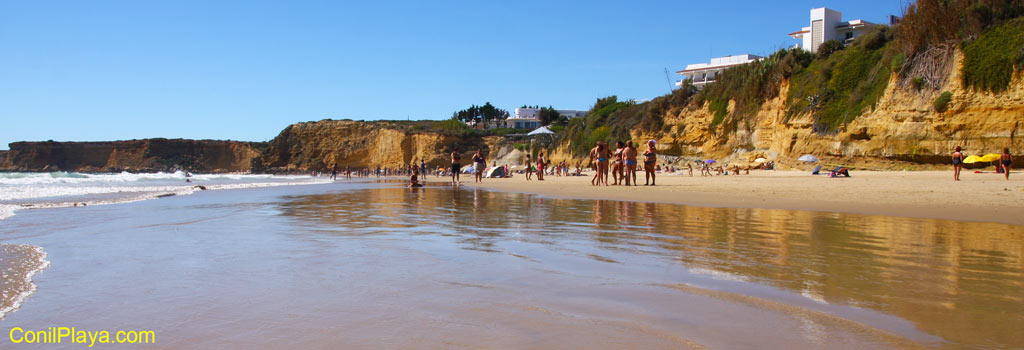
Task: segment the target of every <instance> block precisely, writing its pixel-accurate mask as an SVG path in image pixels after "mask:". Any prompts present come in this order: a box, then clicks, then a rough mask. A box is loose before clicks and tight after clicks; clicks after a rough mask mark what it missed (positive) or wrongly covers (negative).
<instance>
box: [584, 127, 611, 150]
mask: <svg viewBox="0 0 1024 350" xmlns="http://www.w3.org/2000/svg"><path fill="white" fill-rule="evenodd" d="M609 136H611V128H609V127H607V126H602V127H598V128H597V129H594V131H593V132H591V133H590V134H589V135H587V139H586V147H587V148H588V149H589V148H590V147H594V145H595V144H597V141H608V138H609Z"/></svg>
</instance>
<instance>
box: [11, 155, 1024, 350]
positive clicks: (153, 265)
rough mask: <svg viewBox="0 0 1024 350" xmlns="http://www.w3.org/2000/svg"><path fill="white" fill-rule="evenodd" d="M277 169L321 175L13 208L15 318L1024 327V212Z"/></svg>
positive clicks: (372, 344)
mask: <svg viewBox="0 0 1024 350" xmlns="http://www.w3.org/2000/svg"><path fill="white" fill-rule="evenodd" d="M33 176H41V175H33ZM110 176H112V177H116V176H118V175H110ZM161 176H167V177H173V176H177V175H172V174H165V175H161ZM46 181H52V180H49V179H46ZM147 181H152V183H150V184H146V185H138V186H139V188H143V187H146V188H148V189H147V190H145V192H147V193H162V192H163V191H166V190H167V189H166V188H165V186H171V187H173V186H179V187H181V186H183V185H181V184H175V183H177V182H181V181H182V180H181V179H180V178H178V179H176V180H174V183H171V182H163V181H165V180H137V181H136V182H147ZM166 181H171V180H166ZM203 181H209V182H207V183H211V184H212V183H214V182H216V181H225V182H228V181H242V180H241V179H233V180H228V179H220V180H214V179H213V178H212V177H211V178H209V179H208V180H203ZM275 181H278V180H277V179H274V180H273V181H272V180H271V179H270V178H268V179H263V180H256V179H255V178H253V179H252V181H251V183H271V182H275ZM280 181H281V182H282V183H294V182H302V183H307V185H304V186H275V187H268V186H262V185H261V186H256V185H244V186H241V187H247V188H234V187H232V188H227V189H221V190H210V191H196V192H194V193H191V195H175V196H168V197H160V198H157V199H154V200H144V201H135V202H124V203H115V204H108V205H89V206H86V207H82V206H78V207H75V206H67V205H64V206H61V207H57V208H47V209H39V210H19V211H17V212H16V215H14V216H12V217H9V218H7V219H6V220H3V221H0V225H2V226H0V243H3V247H5V249H6V250H4V251H3V253H2V254H4V256H7V257H14V258H13V259H14V260H18V261H23V262H24V264H27V267H25V269H29V270H33V269H34V270H36V271H39V268H41V267H38V266H39V265H46V264H48V267H46V268H45V270H41V272H37V273H35V274H34V275H32V276H30V284H34V287H32V288H34V289H35V292H34V293H33V294H31V295H30V296H28V297H27V299H24V300H23V301H22V302H20V305H19V306H17V308H16V309H14V310H13V311H11V312H8V313H7V314H6V315H5V316H4V318H3V320H0V331H3V332H9V331H10V330H11V329H13V327H20V328H23V329H46V328H47V327H60V326H66V327H72V326H74V327H76V328H77V329H86V330H147V331H153V332H154V333H155V334H156V339H157V342H156V343H154V344H148V345H146V346H145V347H146V348H156V349H214V348H268V349H277V348H300V349H339V348H342V349H362V348H398V349H438V348H474V349H476V348H489V349H524V348H535V349H542V348H543V349H548V348H588V349H620V348H636V349H650V348H683V349H690V348H692V349H698V348H716V349H718V348H722V349H735V348H786V349H821V348H829V349H864V348H887V349H888V348H904V349H919V348H936V349H944V348H945V349H961V348H987V349H1012V348H1020V347H1021V346H1022V344H1024V334H1022V333H1021V332H1020V330H1021V329H1024V299H1022V296H1024V227H1020V226H1013V225H1003V224H986V223H967V222H957V221H947V220H933V219H917V218H899V217H887V216H870V215H857V214H841V213H819V212H803V211H788V210H770V209H749V208H747V209H731V208H702V207H690V206H683V205H674V204H659V203H638V202H625V201H609V200H573V199H552V198H546V197H543V196H537V195H529V194H518V193H506V192H493V191H488V190H486V189H481V188H471V187H454V188H453V187H451V186H447V185H436V184H431V185H429V186H428V187H425V188H422V189H408V188H405V187H403V186H402V185H403V184H402V183H401V182H398V181H394V182H389V181H369V180H365V179H363V180H361V181H351V182H346V181H339V182H336V183H335V182H331V183H310V182H314V181H321V180H319V179H310V178H294V179H287V180H285V179H281V180H280ZM194 182H195V181H194ZM195 183H201V182H195ZM225 185H231V184H225ZM89 186H91V185H82V187H89ZM232 186H234V185H232ZM96 187H101V186H96ZM236 187H238V186H236ZM152 188H158V189H157V190H151V189H152ZM180 190H182V191H184V189H180ZM40 192H42V191H40ZM83 192H85V191H83ZM50 193H52V192H50ZM81 195H82V196H92V195H94V193H88V194H81ZM70 201H74V200H70ZM70 201H69V200H65V203H66V202H70ZM8 251H9V252H8ZM44 253H45V255H42V254H44ZM21 256H24V257H23V258H22V257H21ZM5 263H6V260H5ZM44 267H45V266H44ZM15 270H17V269H15ZM24 280H25V279H23V278H20V277H19V278H13V279H10V281H13V282H14V283H17V282H18V281H24ZM4 283H5V285H6V283H8V276H7V275H5V276H4ZM5 288H6V287H5ZM4 341H5V342H6V341H7V340H4ZM81 347H82V346H81V344H70V343H62V344H40V345H39V348H48V349H49V348H81Z"/></svg>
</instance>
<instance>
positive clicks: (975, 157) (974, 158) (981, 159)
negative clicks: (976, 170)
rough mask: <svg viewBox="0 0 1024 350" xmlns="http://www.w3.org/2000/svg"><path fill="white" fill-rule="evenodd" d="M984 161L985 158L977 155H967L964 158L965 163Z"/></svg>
mask: <svg viewBox="0 0 1024 350" xmlns="http://www.w3.org/2000/svg"><path fill="white" fill-rule="evenodd" d="M984 161H985V160H984V159H983V158H982V157H978V156H969V157H967V158H964V163H965V164H974V163H977V162H984Z"/></svg>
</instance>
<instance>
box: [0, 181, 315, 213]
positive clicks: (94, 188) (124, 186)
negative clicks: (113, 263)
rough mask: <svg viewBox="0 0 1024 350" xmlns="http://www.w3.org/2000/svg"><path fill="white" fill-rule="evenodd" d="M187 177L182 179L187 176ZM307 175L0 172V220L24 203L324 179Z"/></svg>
mask: <svg viewBox="0 0 1024 350" xmlns="http://www.w3.org/2000/svg"><path fill="white" fill-rule="evenodd" d="M186 179H187V180H189V181H191V182H186V181H185V180H186ZM327 181H328V180H326V179H325V178H315V177H310V176H275V175H249V174H192V175H191V176H186V174H185V173H183V172H174V173H149V174H132V173H127V172H122V173H119V174H83V173H68V172H52V173H0V220H3V219H5V218H9V217H11V216H12V215H14V213H15V211H17V210H19V209H25V208H54V207H69V206H76V205H82V204H86V205H97V204H111V203H124V202H132V201H138V200H145V199H152V198H158V197H162V196H165V195H168V194H174V195H187V194H191V193H193V192H195V191H197V190H199V189H198V188H197V186H203V187H205V188H206V189H207V190H222V189H237V188H252V187H268V186H283V185H301V184H311V183H323V182H327Z"/></svg>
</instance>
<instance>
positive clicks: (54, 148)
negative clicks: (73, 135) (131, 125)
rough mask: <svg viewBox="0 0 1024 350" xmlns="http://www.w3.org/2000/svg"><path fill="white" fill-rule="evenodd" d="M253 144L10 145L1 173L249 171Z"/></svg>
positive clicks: (255, 157)
mask: <svg viewBox="0 0 1024 350" xmlns="http://www.w3.org/2000/svg"><path fill="white" fill-rule="evenodd" d="M258 146H259V144H256V143H250V142H237V141H214V140H184V139H173V140H170V139H146V140H128V141H109V142H53V141H46V142H14V143H11V144H10V150H9V151H6V152H4V153H5V155H4V156H3V157H0V161H2V162H0V170H4V171H84V172H117V171H132V172H136V171H138V172H147V171H166V170H171V169H176V168H185V169H188V170H191V171H200V172H239V171H249V170H250V169H251V168H252V165H253V163H254V160H258V159H259V157H260V152H259V151H258V150H257V147H258Z"/></svg>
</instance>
